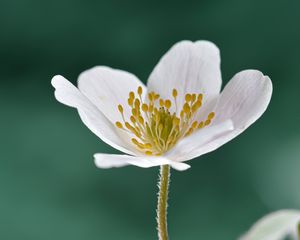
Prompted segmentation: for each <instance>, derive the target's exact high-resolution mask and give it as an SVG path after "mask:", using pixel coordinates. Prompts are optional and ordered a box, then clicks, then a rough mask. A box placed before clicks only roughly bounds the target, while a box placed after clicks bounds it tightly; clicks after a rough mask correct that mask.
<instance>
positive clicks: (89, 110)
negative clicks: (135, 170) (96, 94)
mask: <svg viewBox="0 0 300 240" xmlns="http://www.w3.org/2000/svg"><path fill="white" fill-rule="evenodd" d="M51 83H52V85H53V86H54V87H55V97H56V99H57V100H58V101H59V102H61V103H63V104H66V105H68V106H70V107H74V108H77V109H78V111H79V114H80V117H81V119H82V121H83V122H84V124H85V125H86V126H87V127H88V128H89V129H90V130H91V131H92V132H93V133H94V134H96V135H97V136H98V137H99V138H101V139H102V140H103V141H104V142H105V143H107V144H109V145H111V146H112V147H114V148H116V149H118V150H120V151H122V152H125V153H128V154H136V150H135V148H134V146H133V145H131V144H130V143H128V142H126V140H127V139H129V138H128V137H127V134H126V135H124V134H125V133H123V132H122V131H120V130H119V129H117V128H116V127H115V126H114V125H113V124H112V123H111V122H110V121H109V120H108V119H107V118H106V117H105V116H104V115H103V114H102V113H101V112H100V110H98V108H97V107H95V106H94V105H93V104H92V103H91V102H90V101H89V100H88V99H87V98H86V97H85V96H84V95H83V94H82V93H81V92H80V91H79V90H78V89H77V88H76V87H75V86H74V85H72V84H71V83H70V82H69V81H68V80H66V79H65V78H64V77H62V76H55V77H53V78H52V81H51ZM126 137H127V138H126Z"/></svg>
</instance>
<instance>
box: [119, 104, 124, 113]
mask: <svg viewBox="0 0 300 240" xmlns="http://www.w3.org/2000/svg"><path fill="white" fill-rule="evenodd" d="M118 109H119V112H120V113H123V111H124V110H123V107H122V105H121V104H119V105H118Z"/></svg>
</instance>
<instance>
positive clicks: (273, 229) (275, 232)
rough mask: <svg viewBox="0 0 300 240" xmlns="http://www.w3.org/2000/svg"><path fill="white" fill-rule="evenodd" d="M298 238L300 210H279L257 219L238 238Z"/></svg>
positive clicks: (299, 236)
mask: <svg viewBox="0 0 300 240" xmlns="http://www.w3.org/2000/svg"><path fill="white" fill-rule="evenodd" d="M287 237H290V238H288V239H293V240H298V239H300V211H299V210H292V209H288V210H285V209H284V210H279V211H277V212H273V213H270V214H268V215H266V216H264V217H263V218H262V219H260V220H259V221H257V223H255V224H254V225H253V226H252V227H251V229H250V230H249V231H248V232H247V233H246V234H245V235H244V236H242V237H241V238H240V240H282V239H286V238H287Z"/></svg>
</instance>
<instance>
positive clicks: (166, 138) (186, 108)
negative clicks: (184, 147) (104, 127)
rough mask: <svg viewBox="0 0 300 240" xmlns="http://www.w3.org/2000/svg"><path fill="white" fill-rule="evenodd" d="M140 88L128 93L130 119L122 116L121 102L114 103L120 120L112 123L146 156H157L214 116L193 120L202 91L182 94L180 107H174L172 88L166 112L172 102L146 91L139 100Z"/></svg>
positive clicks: (200, 102) (208, 122)
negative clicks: (127, 133)
mask: <svg viewBox="0 0 300 240" xmlns="http://www.w3.org/2000/svg"><path fill="white" fill-rule="evenodd" d="M142 93H143V90H142V87H138V89H137V92H136V93H134V92H130V93H129V98H128V105H129V107H130V108H131V116H130V119H125V116H124V110H123V106H122V105H118V110H119V112H120V113H121V116H122V119H123V123H121V122H119V121H117V122H116V123H115V125H116V126H117V127H118V128H120V129H122V130H124V131H127V132H129V133H131V134H132V135H134V137H133V138H132V139H131V141H132V143H133V144H134V145H135V146H136V147H137V148H138V149H139V150H140V151H142V152H144V153H145V154H147V155H157V156H158V155H161V154H163V153H165V152H167V151H168V150H170V149H171V148H172V147H173V146H174V145H175V144H176V143H177V142H178V140H179V139H181V138H183V137H186V136H189V135H191V134H192V133H193V132H195V131H196V130H197V129H201V128H203V127H205V126H208V125H209V124H210V123H211V121H212V119H213V118H214V116H215V113H214V112H210V113H209V114H208V116H207V117H206V119H205V120H203V121H197V120H196V119H195V117H196V114H197V112H198V110H199V109H200V108H201V106H202V99H203V94H190V93H187V94H186V95H185V100H184V104H183V107H182V109H181V110H180V112H178V109H177V95H178V93H177V90H176V89H173V91H172V96H173V100H174V107H173V109H175V111H174V110H173V112H172V113H171V112H170V109H171V107H172V101H171V100H170V99H162V98H160V96H159V94H157V93H155V92H150V93H148V95H147V99H146V102H143V99H142Z"/></svg>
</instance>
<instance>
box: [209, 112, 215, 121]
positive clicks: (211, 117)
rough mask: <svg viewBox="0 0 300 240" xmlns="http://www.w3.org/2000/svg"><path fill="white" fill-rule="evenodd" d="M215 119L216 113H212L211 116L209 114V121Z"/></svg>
mask: <svg viewBox="0 0 300 240" xmlns="http://www.w3.org/2000/svg"><path fill="white" fill-rule="evenodd" d="M214 117H215V113H214V112H211V113H210V114H208V116H207V119H209V120H211V119H213V118H214Z"/></svg>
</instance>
